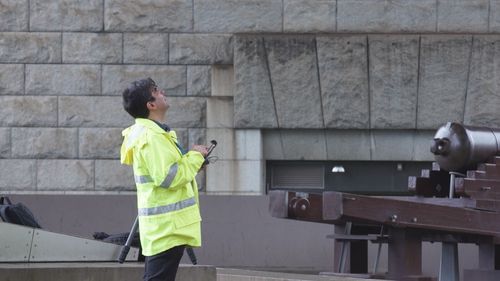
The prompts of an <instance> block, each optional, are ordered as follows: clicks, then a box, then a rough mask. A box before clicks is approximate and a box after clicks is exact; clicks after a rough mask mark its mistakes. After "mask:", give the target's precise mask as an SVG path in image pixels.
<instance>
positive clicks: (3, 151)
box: [0, 128, 11, 158]
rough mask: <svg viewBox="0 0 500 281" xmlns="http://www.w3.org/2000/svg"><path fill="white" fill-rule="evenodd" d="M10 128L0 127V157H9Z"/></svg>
mask: <svg viewBox="0 0 500 281" xmlns="http://www.w3.org/2000/svg"><path fill="white" fill-rule="evenodd" d="M10 135H11V129H10V128H0V158H10V157H11V153H10V149H11V148H10V147H11V141H10V139H11V138H10Z"/></svg>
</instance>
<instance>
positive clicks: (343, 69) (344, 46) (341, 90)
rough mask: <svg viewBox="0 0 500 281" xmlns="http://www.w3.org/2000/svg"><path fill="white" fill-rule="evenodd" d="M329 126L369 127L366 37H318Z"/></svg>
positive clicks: (322, 94)
mask: <svg viewBox="0 0 500 281" xmlns="http://www.w3.org/2000/svg"><path fill="white" fill-rule="evenodd" d="M316 41H317V51H318V63H319V76H320V81H321V96H322V104H323V115H324V119H325V127H326V128H338V129H343V128H351V129H364V128H368V127H369V121H368V120H369V92H368V56H367V52H368V47H367V43H368V41H367V38H366V37H365V36H318V37H316Z"/></svg>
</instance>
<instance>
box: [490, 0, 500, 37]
mask: <svg viewBox="0 0 500 281" xmlns="http://www.w3.org/2000/svg"><path fill="white" fill-rule="evenodd" d="M489 15H490V16H489V27H490V30H489V32H499V31H500V0H490V13H489Z"/></svg>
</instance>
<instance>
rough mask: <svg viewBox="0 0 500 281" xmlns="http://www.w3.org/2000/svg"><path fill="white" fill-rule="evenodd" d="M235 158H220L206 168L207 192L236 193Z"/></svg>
mask: <svg viewBox="0 0 500 281" xmlns="http://www.w3.org/2000/svg"><path fill="white" fill-rule="evenodd" d="M235 162H236V161H234V160H218V161H217V164H216V165H208V166H207V168H206V171H207V176H206V189H205V190H206V192H207V193H208V194H235V193H236V190H235V188H236V186H235V185H234V178H235V176H236V175H235V171H234V170H235V166H236V163H235Z"/></svg>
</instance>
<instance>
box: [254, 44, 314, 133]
mask: <svg viewBox="0 0 500 281" xmlns="http://www.w3.org/2000/svg"><path fill="white" fill-rule="evenodd" d="M265 45H266V49H267V54H268V60H269V70H270V72H271V75H270V76H271V83H272V89H273V94H274V101H275V103H276V112H277V115H278V120H279V122H278V123H279V127H280V128H307V129H311V128H323V127H324V121H323V115H322V107H321V97H320V88H319V76H318V66H317V58H316V48H315V42H314V38H313V37H269V38H265ZM299 77H300V79H299ZM259 112H260V111H258V112H256V113H257V114H259Z"/></svg>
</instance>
